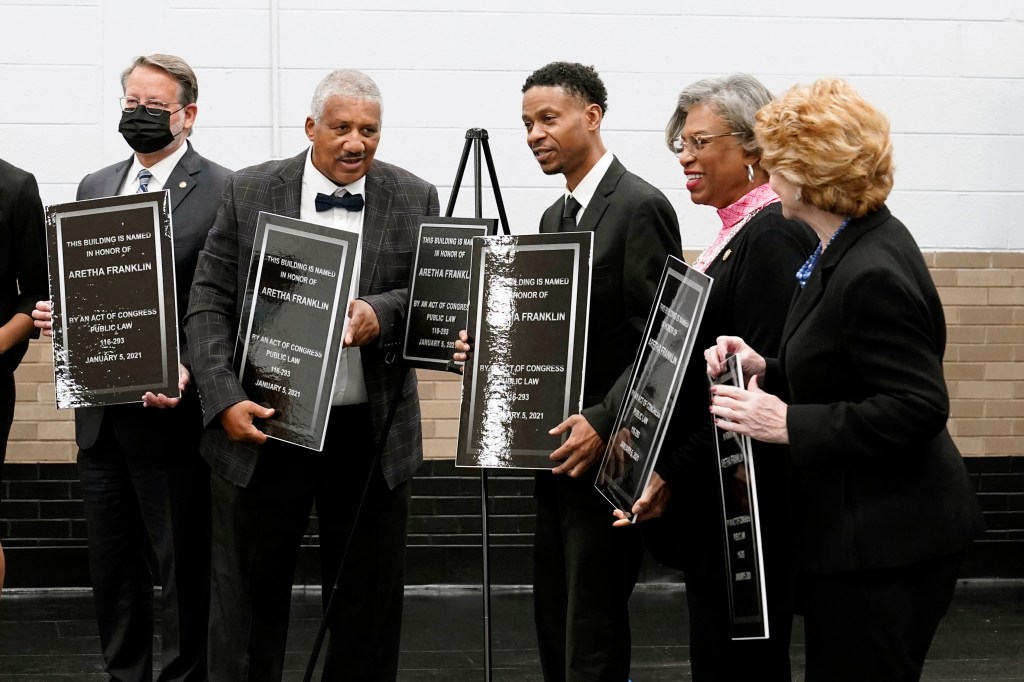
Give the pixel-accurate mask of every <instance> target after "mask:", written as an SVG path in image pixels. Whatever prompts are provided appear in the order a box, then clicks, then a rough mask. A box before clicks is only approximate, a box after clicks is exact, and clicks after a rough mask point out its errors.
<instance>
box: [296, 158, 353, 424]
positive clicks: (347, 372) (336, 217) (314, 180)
mask: <svg viewBox="0 0 1024 682" xmlns="http://www.w3.org/2000/svg"><path fill="white" fill-rule="evenodd" d="M312 154H313V148H312V147H310V148H309V152H308V153H307V154H306V166H305V168H303V170H302V197H301V203H300V207H299V219H300V220H305V221H306V222H310V223H316V224H318V225H323V226H325V227H333V228H335V229H338V230H346V231H348V232H355V233H356V234H358V235H359V246H358V248H357V249H356V267H355V272H354V273H353V274H352V289H351V290H350V291H349V300H352V299H354V298H356V297H357V296H358V295H359V269H360V263H361V261H362V256H363V215H364V214H365V212H366V211H365V209H364V210H362V211H346V210H345V209H342V208H332V209H329V210H327V211H317V210H316V195H317V194H318V193H319V194H334V193H335V192H336V191H337V190H338V189H340V188H339V187H338V185H336V184H334V182H333V181H332V180H331V179H330V178H328V177H327V176H325V175H324V174H323V173H321V172H320V171H319V170H317V168H316V166H314V165H313V156H312ZM344 189H346V190H348V192H349V194H362V195H363V198H364V199H365V198H366V192H365V190H366V177H365V176H363V177H361V178H359V179H358V180H356V181H355V182H352V183H349V184H347V185H345V186H344ZM345 303H346V306H345V311H346V312H347V311H348V305H347V304H348V301H346V302H345ZM339 343H340V341H339ZM335 377H336V378H335V382H334V397H333V398H332V399H331V404H332V405H357V404H359V403H365V402H366V401H367V399H368V398H367V393H366V379H365V378H364V377H363V362H362V357H361V355H360V352H359V347H358V346H352V347H351V348H343V349H342V351H341V356H340V357H339V358H338V371H337V374H336V375H335Z"/></svg>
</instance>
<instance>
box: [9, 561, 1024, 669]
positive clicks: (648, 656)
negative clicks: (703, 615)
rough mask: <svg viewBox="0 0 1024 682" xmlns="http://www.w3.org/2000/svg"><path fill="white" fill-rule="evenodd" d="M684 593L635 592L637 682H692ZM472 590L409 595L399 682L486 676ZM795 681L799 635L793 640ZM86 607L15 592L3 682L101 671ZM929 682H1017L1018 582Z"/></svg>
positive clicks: (987, 601) (520, 665)
mask: <svg viewBox="0 0 1024 682" xmlns="http://www.w3.org/2000/svg"><path fill="white" fill-rule="evenodd" d="M685 599H686V595H685V593H684V592H683V591H682V589H681V588H679V587H677V586H664V587H661V586H650V585H648V586H641V587H638V589H637V591H636V593H635V594H634V596H633V600H632V607H631V608H632V618H633V671H632V675H631V677H632V679H633V682H647V681H648V680H688V679H690V676H689V665H688V664H687V662H686V661H687V646H686V640H687V628H688V626H687V623H686V619H685V618H684V616H683V613H684V612H685ZM319 604H320V594H319V592H317V591H312V590H310V591H305V590H296V592H295V595H294V599H293V611H292V628H291V636H290V639H289V644H288V651H289V654H288V662H287V670H288V672H287V673H286V675H285V679H286V680H301V679H302V673H303V671H304V670H305V666H306V660H307V658H308V652H309V649H310V647H311V644H312V641H313V639H314V636H315V633H316V628H317V625H318V622H319V621H318V619H319V610H320V609H319ZM481 612H482V606H481V593H480V591H479V590H472V589H464V588H453V587H417V588H410V590H409V592H408V593H407V597H406V609H405V626H404V631H403V641H402V644H403V646H402V658H401V661H400V666H401V671H400V673H399V679H400V680H482V679H484V673H483V666H484V652H483V626H482V618H481ZM491 622H492V626H491V629H492V642H493V644H492V652H493V653H492V671H493V679H494V680H517V681H529V680H540V679H541V677H540V672H539V663H538V660H537V652H536V648H535V643H534V636H533V623H532V603H531V594H530V592H529V590H526V589H520V590H517V589H511V588H507V587H503V588H496V589H495V590H494V593H493V595H492V604H491ZM793 641H794V645H793V661H794V670H795V671H796V675H795V676H794V677H795V679H797V680H802V679H803V674H802V670H803V646H802V641H803V632H802V629H801V623H800V621H799V619H798V621H797V623H796V628H795V632H794V637H793ZM98 646H99V645H98V643H97V638H96V633H95V625H94V624H93V621H92V603H91V597H90V595H89V593H88V592H84V591H80V590H79V591H12V592H5V593H4V596H3V599H2V601H0V682H15V681H17V682H58V681H74V682H92V681H93V680H95V681H99V680H103V679H105V676H104V675H103V674H102V673H101V663H100V657H99V654H98V653H97V651H98ZM924 679H925V680H985V681H986V682H1004V681H1009V680H1016V681H1018V682H1019V681H1021V680H1024V582H1022V581H968V582H964V583H961V585H960V586H959V587H958V589H957V593H956V597H955V598H954V601H953V606H952V609H951V611H950V614H949V616H947V618H946V620H945V621H944V622H943V623H942V626H941V627H940V629H939V632H938V634H937V635H936V639H935V643H934V645H933V646H932V649H931V655H930V656H929V660H928V663H927V665H926V666H925V672H924Z"/></svg>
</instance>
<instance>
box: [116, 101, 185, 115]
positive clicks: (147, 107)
mask: <svg viewBox="0 0 1024 682" xmlns="http://www.w3.org/2000/svg"><path fill="white" fill-rule="evenodd" d="M125 100H132V101H135V102H138V104H136V105H135V106H134V107H131V108H130V109H129V108H128V107H126V106H125V105H124V102H125ZM117 103H118V106H120V107H121V111H123V112H125V113H127V112H129V111H135V110H136V109H138V108H139V107H142V108H143V109H145V110H146V113H147V114H149V115H150V116H159V115H160V114H162V113H164V112H165V111H166V112H168V113H170V114H176V113H178V112H179V111H181V110H182V109H184V108H185V106H188V105H184V106H180V107H178V108H177V109H175V110H174V111H171V110H170V109H160V108H157V109H150V106H151V105H157V104H159V105H160V106H162V107H170V106H171V105H173V104H181V102H161V101H160V100H158V99H148V100H146V101H145V102H143V101H142V100H140V99H139V98H138V97H127V96H125V97H118V98H117ZM147 103H148V104H147Z"/></svg>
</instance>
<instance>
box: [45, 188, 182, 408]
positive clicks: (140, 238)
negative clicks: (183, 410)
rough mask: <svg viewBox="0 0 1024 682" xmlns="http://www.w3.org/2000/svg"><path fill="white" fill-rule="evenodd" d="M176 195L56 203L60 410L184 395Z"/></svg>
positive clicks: (52, 215)
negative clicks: (176, 278) (176, 264)
mask: <svg viewBox="0 0 1024 682" xmlns="http://www.w3.org/2000/svg"><path fill="white" fill-rule="evenodd" d="M169 196H170V195H169V193H168V192H166V191H164V192H151V193H143V194H133V195H131V196H124V197H109V198H104V199H90V200H86V201H75V202H71V203H66V204H55V205H53V206H48V207H47V210H46V237H47V261H48V265H49V271H50V301H51V303H52V305H53V368H54V384H55V387H56V402H57V407H58V408H68V407H89V406H94V405H114V404H117V403H128V402H138V401H140V400H142V394H143V393H145V392H146V391H152V392H153V393H163V394H164V395H166V396H169V397H177V396H179V395H180V394H181V393H180V391H179V390H178V314H177V301H176V297H175V292H174V239H173V231H172V226H171V211H170V199H169Z"/></svg>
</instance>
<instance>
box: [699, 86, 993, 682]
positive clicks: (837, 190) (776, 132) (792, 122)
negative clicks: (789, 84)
mask: <svg viewBox="0 0 1024 682" xmlns="http://www.w3.org/2000/svg"><path fill="white" fill-rule="evenodd" d="M755 134H756V138H757V141H758V143H760V145H761V148H762V159H761V163H762V165H763V166H765V168H766V169H767V170H768V171H769V172H770V173H771V186H772V187H773V188H774V189H775V191H776V192H778V194H779V196H780V197H781V203H782V212H783V214H784V215H786V216H789V217H791V218H797V219H800V220H803V221H806V223H807V224H808V225H810V226H811V228H813V230H814V232H815V235H816V236H817V238H818V245H817V248H816V249H815V251H814V252H813V253H812V254H811V255H810V257H809V258H808V259H807V261H806V263H804V265H803V266H802V267H801V268H800V272H799V274H798V280H799V283H800V287H801V288H800V290H799V292H798V294H797V296H796V297H795V298H794V301H793V305H792V308H791V309H790V311H789V315H788V318H787V320H786V324H785V327H784V329H783V332H782V341H781V348H779V349H778V350H777V352H776V350H775V348H774V345H773V346H764V347H761V346H758V344H757V343H756V342H754V341H752V340H751V339H747V338H746V337H744V338H736V337H735V336H724V337H722V338H720V339H718V342H717V344H715V345H714V346H712V347H711V348H709V349H708V350H707V351H706V354H705V357H706V359H707V363H708V370H709V372H711V373H712V374H715V373H718V372H719V371H720V369H721V366H722V360H723V358H724V357H725V356H726V355H727V354H728V353H735V354H736V355H737V356H738V358H739V359H740V361H741V362H742V365H743V367H744V369H745V370H746V373H747V374H748V375H750V376H752V377H753V380H752V381H751V383H750V384H749V385H748V389H741V388H731V389H730V388H721V387H716V388H715V389H713V391H712V392H713V396H714V397H713V407H712V412H713V413H714V416H715V419H716V421H717V423H718V424H719V425H720V427H721V428H723V429H725V430H727V431H733V432H737V433H742V434H746V435H748V436H750V437H751V438H755V439H757V440H758V441H759V442H762V443H775V444H780V445H783V444H786V445H788V446H789V459H790V462H791V465H792V472H793V505H794V506H793V509H794V516H793V519H794V522H795V524H794V529H795V531H794V560H795V562H796V568H797V594H796V597H797V598H796V605H797V611H798V612H799V613H802V614H803V617H804V630H805V632H806V652H807V677H806V679H807V680H808V682H817V681H826V680H827V681H828V682H843V681H845V680H849V681H851V682H852V681H854V680H856V681H858V682H859V681H862V680H901V681H902V680H917V679H919V678H920V676H921V669H922V666H923V664H924V659H925V655H926V653H927V651H928V647H929V645H930V644H931V640H932V636H933V635H934V633H935V628H936V627H937V625H938V623H939V621H940V620H941V618H942V617H943V615H944V614H945V612H946V610H947V608H948V606H949V603H950V600H951V598H952V595H953V588H954V585H955V584H956V578H957V573H958V571H959V568H960V565H961V562H962V560H963V557H964V553H965V551H966V548H967V546H968V545H969V543H970V542H971V540H972V539H973V538H974V537H976V536H977V535H978V534H979V533H980V532H981V531H982V526H983V522H982V520H981V515H980V512H979V509H978V504H977V501H976V499H975V496H974V493H973V491H972V490H971V486H970V482H969V480H968V477H967V473H966V470H965V468H964V465H963V461H962V460H961V458H960V453H959V452H958V451H957V448H956V445H955V444H954V443H953V440H952V439H951V438H950V435H949V432H948V431H947V430H946V421H947V419H948V418H949V396H948V394H947V390H946V383H945V380H944V378H943V372H942V356H943V352H944V350H945V342H946V325H945V319H944V317H943V311H942V304H941V301H940V300H939V296H938V293H937V292H936V290H935V285H934V283H933V282H932V279H931V275H930V273H929V272H928V268H927V266H926V265H925V261H924V258H922V256H921V251H920V249H919V248H918V246H917V244H916V243H915V241H914V238H913V237H912V236H911V235H910V232H909V231H907V229H906V227H904V226H903V224H902V223H901V222H900V221H898V220H897V219H896V218H894V217H893V216H892V214H891V213H890V212H889V209H888V208H886V206H885V203H884V201H885V198H886V197H887V196H888V194H889V191H890V189H891V188H892V185H893V164H892V144H891V142H890V139H889V123H888V121H887V120H886V118H885V116H884V115H883V114H882V113H881V112H880V111H878V110H877V109H876V108H874V107H873V106H871V105H870V104H869V103H867V102H866V101H865V100H864V99H862V98H861V97H860V95H858V94H857V93H856V92H855V91H854V90H853V88H851V87H850V86H849V85H848V84H847V83H845V82H844V81H841V80H822V81H818V82H816V83H814V84H813V85H811V86H809V87H796V88H794V89H792V90H790V91H789V92H787V93H786V94H785V95H784V96H783V97H782V98H781V99H780V100H778V101H776V102H773V103H771V104H769V105H768V106H767V107H765V108H764V109H763V110H761V112H760V113H758V115H757V125H756V128H755ZM739 336H742V335H739ZM754 349H757V350H758V351H760V352H762V353H765V355H768V356H771V357H777V358H778V359H777V360H773V361H766V360H765V358H764V357H763V356H762V355H760V354H759V353H758V352H755V351H754ZM762 387H763V390H762ZM766 391H770V393H769V392H766Z"/></svg>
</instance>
